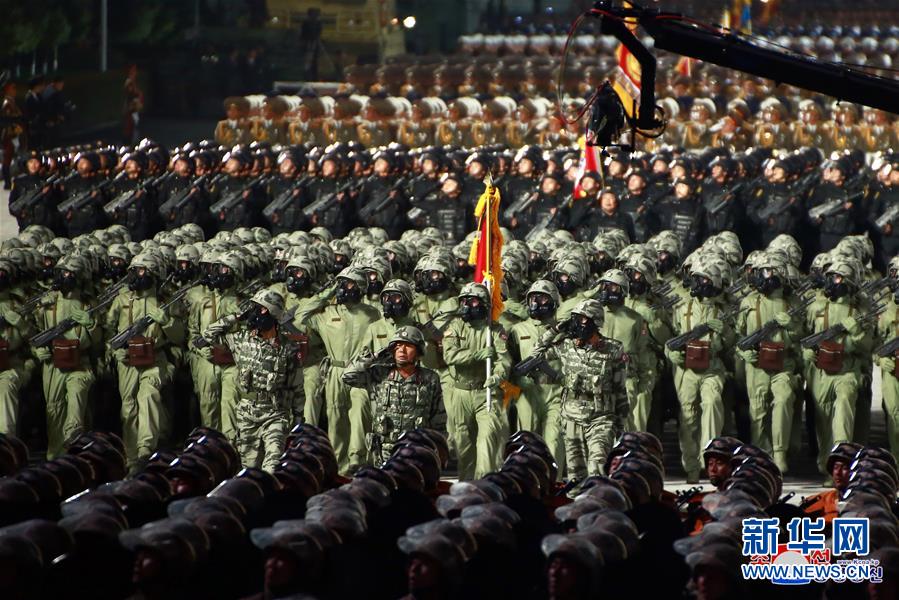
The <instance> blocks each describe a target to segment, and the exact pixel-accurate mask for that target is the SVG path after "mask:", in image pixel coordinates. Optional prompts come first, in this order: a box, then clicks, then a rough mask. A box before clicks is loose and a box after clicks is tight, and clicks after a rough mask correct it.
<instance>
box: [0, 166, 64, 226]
mask: <svg viewBox="0 0 899 600" xmlns="http://www.w3.org/2000/svg"><path fill="white" fill-rule="evenodd" d="M59 180H60V176H59V174H54V175H51V176H50V177H49V178H48V179H47V181H45V182H44V183H42V184H41V185H39V186H38V187H36V188H34V189H33V190H29V191H28V192H25V194H23V195H22V197H21V198H19V199H18V200H16V201H15V202H13V203H12V204H10V205H9V214H11V215H14V216H21V215H22V213H24V211H26V210H27V209H29V208H31V207H33V206H37V205H38V204H40V203H41V202H42V201H43V199H44V198H46V197H47V196H48V195H49V194H50V192H52V191H53V188H54V186H55V184H56V182H57V181H59Z"/></svg>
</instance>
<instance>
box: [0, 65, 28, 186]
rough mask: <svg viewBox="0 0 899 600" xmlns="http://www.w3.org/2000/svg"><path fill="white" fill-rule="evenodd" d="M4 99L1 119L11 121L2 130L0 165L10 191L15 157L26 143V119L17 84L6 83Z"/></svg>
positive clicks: (0, 113)
mask: <svg viewBox="0 0 899 600" xmlns="http://www.w3.org/2000/svg"><path fill="white" fill-rule="evenodd" d="M2 90H3V97H2V98H0V117H4V119H9V122H6V123H4V125H3V127H2V128H0V150H2V151H3V163H2V164H0V175H2V176H3V189H5V190H8V189H10V187H11V185H12V172H11V171H10V167H11V165H12V161H13V157H14V156H15V155H16V153H17V152H18V151H19V148H20V147H22V146H23V145H24V142H25V119H24V116H23V114H22V110H21V109H20V108H19V106H18V104H17V103H16V83H15V82H14V81H6V82H4V83H3V86H2Z"/></svg>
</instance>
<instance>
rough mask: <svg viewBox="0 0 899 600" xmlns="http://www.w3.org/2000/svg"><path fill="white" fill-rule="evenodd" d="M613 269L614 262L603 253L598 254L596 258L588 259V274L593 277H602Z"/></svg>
mask: <svg viewBox="0 0 899 600" xmlns="http://www.w3.org/2000/svg"><path fill="white" fill-rule="evenodd" d="M614 267H615V260H614V259H613V258H612V257H610V256H609V255H608V254H606V253H605V252H600V253H598V254H597V255H596V257H595V258H594V257H591V258H590V272H591V273H593V274H594V275H602V274H603V273H605V272H606V271H608V270H609V269H612V268H614Z"/></svg>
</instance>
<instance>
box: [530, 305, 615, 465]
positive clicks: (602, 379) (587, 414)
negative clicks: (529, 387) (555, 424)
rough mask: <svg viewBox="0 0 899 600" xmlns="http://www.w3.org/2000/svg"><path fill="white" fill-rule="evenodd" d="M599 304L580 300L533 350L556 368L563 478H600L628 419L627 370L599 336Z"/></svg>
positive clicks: (601, 317) (608, 342)
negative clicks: (565, 468)
mask: <svg viewBox="0 0 899 600" xmlns="http://www.w3.org/2000/svg"><path fill="white" fill-rule="evenodd" d="M603 322H604V311H603V307H602V304H601V303H600V302H599V301H597V300H584V301H582V302H581V303H579V304H578V305H577V306H575V307H574V309H573V310H572V312H571V320H570V322H568V323H567V324H566V325H565V327H556V328H553V329H550V330H549V331H547V332H546V333H545V334H544V335H543V337H542V338H541V340H540V343H539V344H538V345H537V347H536V348H535V349H534V354H540V355H543V356H545V357H546V358H547V359H555V360H558V361H559V362H560V363H561V365H562V427H563V430H564V437H565V456H566V462H567V465H568V473H569V474H570V475H571V477H573V478H574V479H578V480H581V479H583V478H585V477H587V476H588V475H601V474H602V472H603V465H604V464H605V462H606V457H607V456H608V453H609V451H610V450H611V449H612V445H613V444H614V443H615V440H616V439H617V438H618V436H619V435H620V434H621V432H622V431H623V430H624V426H625V424H626V423H627V420H628V418H629V416H630V407H629V405H628V400H627V391H626V389H625V379H626V376H627V365H626V362H625V359H624V350H623V348H622V346H621V343H620V342H617V341H616V340H612V339H609V338H606V337H603V335H602V334H601V333H600V331H601V330H602V327H603Z"/></svg>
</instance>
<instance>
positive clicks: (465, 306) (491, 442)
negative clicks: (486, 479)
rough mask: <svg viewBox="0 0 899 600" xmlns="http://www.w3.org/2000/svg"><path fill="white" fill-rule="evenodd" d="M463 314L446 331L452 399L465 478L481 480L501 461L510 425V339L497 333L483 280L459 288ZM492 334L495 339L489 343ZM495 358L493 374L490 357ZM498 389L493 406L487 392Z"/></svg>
mask: <svg viewBox="0 0 899 600" xmlns="http://www.w3.org/2000/svg"><path fill="white" fill-rule="evenodd" d="M458 300H459V309H460V311H461V316H460V317H459V318H458V319H453V320H452V321H450V324H449V326H448V327H447V330H446V333H445V334H444V336H443V359H444V360H445V361H446V364H447V366H448V371H449V375H450V378H451V379H452V382H453V383H452V391H451V395H452V396H451V398H449V399H447V400H446V407H447V411H448V412H452V417H450V418H451V419H452V421H453V425H454V431H453V432H452V434H453V435H454V437H455V440H454V441H455V445H456V451H457V453H458V456H459V479H460V480H463V481H464V480H468V479H479V478H481V477H483V476H484V475H486V474H487V473H489V472H491V471H494V470H495V469H496V468H497V467H498V466H499V464H500V461H501V456H502V451H503V446H502V442H503V440H504V439H505V438H506V436H507V435H508V429H509V424H508V421H507V415H506V412H505V408H504V407H503V391H502V388H501V387H500V383H501V382H502V381H503V380H504V379H505V378H506V374H507V373H508V371H509V367H510V364H509V354H508V352H507V351H506V341H505V339H504V338H503V336H501V335H494V332H493V326H492V325H491V324H490V323H489V311H490V306H491V305H490V294H489V293H488V292H487V288H486V287H485V286H484V285H482V284H479V283H468V284H466V285H465V286H464V287H463V288H462V290H461V291H460V292H459V296H458ZM488 336H492V341H490V342H488V339H487V338H488ZM488 358H490V359H492V360H493V363H492V366H493V370H492V372H491V373H490V375H489V376H488V375H487V369H486V364H487V363H486V360H487V359H488ZM487 390H490V391H491V393H492V402H491V406H490V407H489V408H488V406H487V393H486V391H487Z"/></svg>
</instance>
